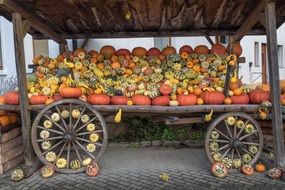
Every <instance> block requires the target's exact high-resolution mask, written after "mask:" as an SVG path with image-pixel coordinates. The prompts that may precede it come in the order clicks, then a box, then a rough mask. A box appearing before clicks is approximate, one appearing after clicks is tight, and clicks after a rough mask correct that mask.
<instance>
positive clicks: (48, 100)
mask: <svg viewBox="0 0 285 190" xmlns="http://www.w3.org/2000/svg"><path fill="white" fill-rule="evenodd" d="M53 102H54V99H53V98H48V99H47V100H46V101H45V105H49V104H51V103H53Z"/></svg>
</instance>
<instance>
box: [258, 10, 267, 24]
mask: <svg viewBox="0 0 285 190" xmlns="http://www.w3.org/2000/svg"><path fill="white" fill-rule="evenodd" d="M258 21H259V22H260V23H261V24H262V25H263V26H264V28H266V21H265V16H264V14H262V13H260V15H259V18H258Z"/></svg>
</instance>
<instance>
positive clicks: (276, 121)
mask: <svg viewBox="0 0 285 190" xmlns="http://www.w3.org/2000/svg"><path fill="white" fill-rule="evenodd" d="M265 19H266V35H267V52H268V61H269V63H268V67H269V82H270V92H271V93H270V95H271V102H272V106H273V107H272V133H273V143H274V155H275V158H274V162H275V165H276V166H277V167H280V168H282V169H283V170H284V169H285V151H284V136H283V122H282V110H281V105H280V88H279V65H278V53H277V52H278V48H277V34H276V15H275V2H274V1H271V2H268V3H267V4H266V6H265Z"/></svg>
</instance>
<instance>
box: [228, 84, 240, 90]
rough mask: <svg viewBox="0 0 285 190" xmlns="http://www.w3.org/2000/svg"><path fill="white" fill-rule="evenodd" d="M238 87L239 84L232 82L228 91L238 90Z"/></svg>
mask: <svg viewBox="0 0 285 190" xmlns="http://www.w3.org/2000/svg"><path fill="white" fill-rule="evenodd" d="M239 87H240V85H239V83H238V82H232V83H230V85H229V89H230V90H232V91H233V90H235V89H237V88H239Z"/></svg>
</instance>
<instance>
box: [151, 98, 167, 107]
mask: <svg viewBox="0 0 285 190" xmlns="http://www.w3.org/2000/svg"><path fill="white" fill-rule="evenodd" d="M169 101H170V98H169V96H158V97H156V98H154V99H153V100H152V103H151V104H152V105H154V106H168V105H169Z"/></svg>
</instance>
